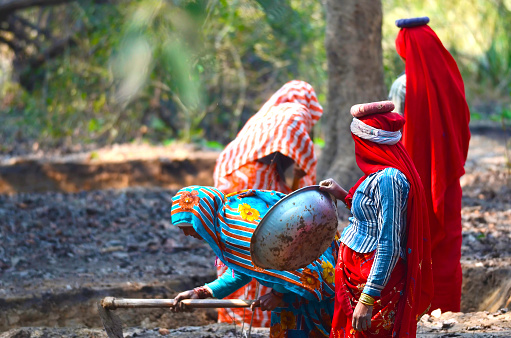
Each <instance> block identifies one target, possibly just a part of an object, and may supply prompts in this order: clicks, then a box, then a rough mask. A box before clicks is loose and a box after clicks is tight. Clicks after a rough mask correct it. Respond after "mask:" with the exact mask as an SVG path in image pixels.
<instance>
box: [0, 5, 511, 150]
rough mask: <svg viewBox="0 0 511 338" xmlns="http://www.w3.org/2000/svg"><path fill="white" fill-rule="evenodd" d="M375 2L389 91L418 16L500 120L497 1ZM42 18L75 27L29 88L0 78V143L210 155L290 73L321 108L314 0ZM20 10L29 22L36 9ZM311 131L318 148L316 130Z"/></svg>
mask: <svg viewBox="0 0 511 338" xmlns="http://www.w3.org/2000/svg"><path fill="white" fill-rule="evenodd" d="M383 7H384V20H383V41H382V44H383V57H384V68H385V69H384V70H385V82H386V84H387V85H388V86H389V87H390V84H391V83H392V81H393V80H394V79H395V78H396V77H397V76H398V75H399V74H400V73H401V72H402V71H404V64H403V62H402V61H401V60H400V58H399V56H398V55H397V53H396V52H395V46H394V39H395V37H396V35H397V32H398V30H397V28H396V27H395V25H394V21H395V20H396V19H398V18H401V17H409V16H422V15H428V16H430V17H431V26H432V27H433V28H434V29H435V31H436V32H437V33H438V35H439V36H440V38H441V40H442V41H443V42H444V44H445V45H446V47H447V48H448V49H449V50H450V51H451V52H452V53H453V55H454V57H455V58H456V60H457V62H458V65H459V66H460V70H461V71H462V75H463V77H464V79H465V85H466V92H467V98H468V100H469V103H470V106H471V108H472V115H471V116H472V119H473V120H477V119H487V118H490V116H495V119H498V120H499V121H501V122H503V123H504V122H505V123H509V114H510V113H509V111H510V110H511V96H510V94H511V40H510V39H509V37H508V32H509V31H511V4H510V2H509V0H488V1H480V0H463V1H462V0H453V1H448V2H445V1H441V0H427V1H419V0H384V1H383ZM47 11H48V12H49V13H50V14H51V15H53V17H54V18H58V20H53V21H52V22H53V23H52V25H51V27H50V29H51V30H52V31H53V32H63V31H66V30H71V28H72V27H74V26H75V25H77V24H81V25H83V27H84V29H82V30H80V31H79V33H77V34H76V36H75V41H76V46H74V47H72V48H68V49H67V50H66V52H65V53H64V54H62V55H60V56H58V57H56V58H50V59H48V60H47V62H45V63H44V64H43V65H42V66H41V67H37V68H36V69H30V70H29V71H28V75H30V78H31V79H32V80H33V83H31V86H30V88H24V87H21V86H20V85H18V84H16V83H15V82H13V81H5V79H6V78H7V76H6V75H5V73H4V72H1V71H0V97H1V100H0V124H1V125H2V133H1V134H2V135H1V136H0V139H1V140H2V143H4V144H5V143H6V142H7V143H9V142H13V141H14V140H17V139H31V140H38V141H40V142H41V141H43V142H46V143H48V144H50V145H51V144H58V143H61V142H63V140H66V142H68V141H69V142H71V143H87V142H97V143H102V144H105V143H111V142H129V141H133V140H147V141H150V142H163V143H167V144H170V143H172V142H174V141H175V140H180V141H183V140H184V141H187V142H190V141H193V142H198V143H201V144H203V145H205V146H208V147H211V148H215V149H216V148H219V147H221V145H222V144H226V143H227V142H228V141H230V140H231V139H232V138H233V137H234V136H235V135H236V133H237V132H238V130H239V129H240V128H241V126H242V125H243V124H244V123H245V121H246V120H247V119H248V118H249V117H250V116H251V115H253V114H254V113H255V112H256V111H257V110H258V109H259V107H260V106H261V105H262V104H263V103H264V101H265V100H266V99H267V98H268V97H269V95H271V94H272V93H273V91H275V90H276V89H278V88H279V87H280V86H281V85H282V84H283V83H285V82H287V81H289V80H291V79H293V78H298V79H302V80H305V81H308V82H310V83H311V84H312V85H313V86H314V88H315V89H316V92H317V93H318V98H319V101H320V102H321V103H322V104H323V105H325V103H326V87H327V85H326V82H327V65H326V51H325V47H324V37H325V13H324V8H323V6H322V3H321V2H320V1H299V0H272V1H269V0H230V1H226V0H174V1H168V0H127V1H123V2H122V3H121V2H105V1H101V2H98V1H93V0H85V1H77V2H73V3H70V4H67V5H63V6H57V7H51V9H48V10H47ZM20 15H22V16H23V17H24V18H25V19H27V20H30V21H31V22H33V23H36V22H37V20H38V16H39V15H40V13H39V12H38V11H34V10H27V11H25V12H23V13H20ZM35 33H37V32H35V31H34V34H35ZM14 73H15V72H14ZM17 75H20V76H21V75H24V76H25V75H27V74H17ZM14 78H15V77H14ZM4 130H5V132H4ZM315 130H316V134H317V135H318V136H319V137H318V138H316V139H315V142H317V144H319V145H320V146H321V145H322V144H324V142H323V141H322V139H321V133H320V125H318V126H317V128H315Z"/></svg>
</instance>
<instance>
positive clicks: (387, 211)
mask: <svg viewBox="0 0 511 338" xmlns="http://www.w3.org/2000/svg"><path fill="white" fill-rule="evenodd" d="M399 175H401V176H402V177H399ZM408 190H409V184H408V182H407V181H406V178H404V176H403V175H402V174H401V173H400V172H399V171H398V170H396V169H387V170H384V171H383V174H382V175H381V176H380V177H379V179H378V183H377V186H376V190H375V200H376V208H377V210H378V229H379V235H378V244H377V246H376V255H375V258H374V263H373V266H372V268H371V272H370V274H369V277H368V279H367V283H366V285H365V287H364V291H363V292H364V293H366V294H368V295H370V296H375V297H379V296H380V294H381V291H382V290H383V288H384V287H385V285H386V284H387V282H388V280H389V278H390V274H391V273H392V270H393V269H394V267H395V266H396V264H397V261H398V260H399V257H400V249H401V232H402V231H403V230H404V227H405V224H403V223H404V222H405V219H406V218H405V217H403V216H404V215H405V214H406V205H407V203H406V202H405V201H406V200H407V199H408Z"/></svg>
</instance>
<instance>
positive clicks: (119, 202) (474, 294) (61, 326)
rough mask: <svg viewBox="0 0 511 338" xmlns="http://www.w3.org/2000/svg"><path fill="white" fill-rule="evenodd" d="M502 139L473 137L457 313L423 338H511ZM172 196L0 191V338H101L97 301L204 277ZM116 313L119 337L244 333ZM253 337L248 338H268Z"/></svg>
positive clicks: (165, 290) (182, 318) (429, 322)
mask: <svg viewBox="0 0 511 338" xmlns="http://www.w3.org/2000/svg"><path fill="white" fill-rule="evenodd" d="M506 137H508V136H507V135H506V134H505V133H503V132H499V131H495V130H490V131H488V130H475V131H473V137H472V141H471V145H470V152H469V160H468V162H467V164H466V171H467V173H466V175H465V176H464V177H463V178H462V188H463V192H464V196H463V210H462V218H463V247H462V265H463V270H464V286H463V300H462V310H463V311H464V312H465V313H456V314H453V313H444V314H440V315H438V316H437V317H434V316H426V317H424V318H423V319H422V321H421V323H420V326H419V333H420V335H419V336H421V337H440V336H449V337H511V312H508V311H507V309H506V308H510V307H511V304H510V303H511V264H510V263H511V177H510V173H509V170H510V169H509V167H506V157H505V139H506ZM174 193H175V191H173V190H167V189H158V188H128V189H122V190H99V191H92V192H79V193H20V194H13V195H0V219H1V223H0V239H1V246H0V332H1V331H4V333H3V334H0V337H5V338H6V337H20V338H21V337H106V334H105V333H104V332H103V331H102V330H101V329H100V328H101V323H100V321H99V318H98V316H97V312H96V311H95V302H96V301H97V300H99V299H100V298H102V297H104V296H107V295H111V296H118V297H134V298H143V297H146V298H149V297H153V298H172V297H173V296H174V295H175V294H176V293H177V292H179V291H182V290H186V289H189V288H192V287H195V286H197V285H201V284H203V283H204V282H207V281H210V280H212V279H213V278H214V276H215V270H214V259H215V257H214V255H213V253H212V251H211V250H210V249H209V248H208V247H207V246H206V245H205V244H203V243H201V242H199V241H197V240H195V239H193V238H187V237H184V236H183V235H182V234H181V233H180V231H179V230H178V229H175V228H174V227H173V226H172V224H171V223H170V206H171V198H172V196H173V194H174ZM485 310H486V311H487V312H484V311H485ZM118 311H120V312H119V314H120V316H121V318H122V320H123V322H124V323H125V325H126V329H125V332H126V336H127V337H156V336H161V335H162V334H165V335H168V336H170V337H174V336H175V337H177V336H179V337H188V336H189V337H192V336H193V337H235V336H239V335H240V329H239V328H238V329H236V328H234V327H232V326H229V325H218V324H213V323H214V321H215V319H214V317H215V314H214V312H212V311H196V312H194V313H187V314H179V315H176V314H171V313H170V312H169V311H166V310H118ZM204 325H206V326H204ZM27 327H29V328H27ZM256 331H257V332H255V333H254V332H253V333H254V334H253V335H252V336H253V337H258V336H260V337H262V336H266V335H267V332H266V331H265V330H256Z"/></svg>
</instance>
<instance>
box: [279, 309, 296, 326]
mask: <svg viewBox="0 0 511 338" xmlns="http://www.w3.org/2000/svg"><path fill="white" fill-rule="evenodd" d="M280 325H281V326H282V328H283V329H285V330H294V329H296V317H295V315H294V314H293V313H292V312H291V311H286V310H282V312H281V313H280Z"/></svg>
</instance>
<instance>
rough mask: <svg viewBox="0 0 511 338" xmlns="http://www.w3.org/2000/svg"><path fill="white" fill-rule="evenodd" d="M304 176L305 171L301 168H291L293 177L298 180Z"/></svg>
mask: <svg viewBox="0 0 511 338" xmlns="http://www.w3.org/2000/svg"><path fill="white" fill-rule="evenodd" d="M305 175H307V173H306V172H305V170H303V169H302V168H300V167H299V166H297V165H296V164H295V166H294V167H293V176H294V177H295V178H297V179H300V178H302V177H304V176H305Z"/></svg>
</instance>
